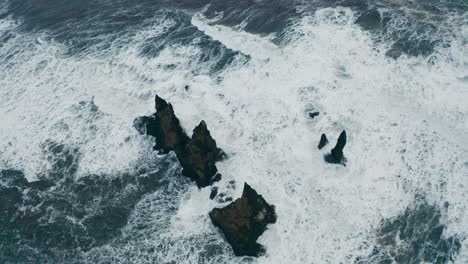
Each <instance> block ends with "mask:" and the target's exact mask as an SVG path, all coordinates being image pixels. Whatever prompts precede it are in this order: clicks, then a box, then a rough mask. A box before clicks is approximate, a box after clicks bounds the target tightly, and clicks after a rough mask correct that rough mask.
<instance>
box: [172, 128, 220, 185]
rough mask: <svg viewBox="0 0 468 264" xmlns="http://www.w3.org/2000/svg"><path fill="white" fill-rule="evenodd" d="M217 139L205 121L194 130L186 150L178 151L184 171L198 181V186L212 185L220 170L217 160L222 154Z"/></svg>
mask: <svg viewBox="0 0 468 264" xmlns="http://www.w3.org/2000/svg"><path fill="white" fill-rule="evenodd" d="M221 152H222V151H221V150H220V149H219V148H218V147H217V146H216V141H215V140H214V139H213V138H212V137H211V134H210V131H208V128H207V126H206V123H205V121H201V122H200V124H199V125H198V126H197V127H195V129H194V130H193V135H192V139H191V140H190V141H189V142H188V144H187V145H186V147H185V150H184V152H182V153H177V157H178V158H179V161H180V164H181V165H182V168H183V171H182V173H183V174H184V175H185V176H187V177H189V178H191V179H193V180H194V181H196V182H197V185H198V187H205V186H208V185H210V184H211V183H212V182H213V180H214V178H215V175H216V174H217V172H218V169H217V168H216V165H215V162H216V160H218V159H219V156H220V155H221Z"/></svg>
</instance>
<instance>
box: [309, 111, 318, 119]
mask: <svg viewBox="0 0 468 264" xmlns="http://www.w3.org/2000/svg"><path fill="white" fill-rule="evenodd" d="M319 114H320V112H310V113H309V117H310V118H315V117H316V116H318V115H319Z"/></svg>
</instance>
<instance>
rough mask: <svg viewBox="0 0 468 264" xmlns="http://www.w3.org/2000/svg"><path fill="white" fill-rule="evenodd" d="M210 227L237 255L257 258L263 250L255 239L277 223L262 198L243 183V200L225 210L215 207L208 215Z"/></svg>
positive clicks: (273, 211)
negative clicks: (217, 231)
mask: <svg viewBox="0 0 468 264" xmlns="http://www.w3.org/2000/svg"><path fill="white" fill-rule="evenodd" d="M209 216H210V219H211V221H212V222H213V224H214V225H215V226H217V227H219V228H220V229H221V231H222V232H223V233H224V236H225V237H226V240H227V241H228V242H229V244H231V246H232V249H233V250H234V253H235V254H236V255H237V256H259V255H260V254H262V253H263V252H264V248H263V247H262V246H261V245H260V244H258V243H257V242H256V241H257V238H258V237H259V236H260V235H261V234H263V232H264V231H265V230H266V227H267V225H268V224H271V223H275V222H276V217H277V216H276V213H275V209H274V207H273V206H271V205H269V204H268V203H267V202H266V201H265V199H263V197H262V196H261V195H258V194H257V192H256V191H255V190H254V189H252V188H251V187H250V186H249V185H248V184H247V183H245V184H244V190H243V193H242V197H241V198H239V199H237V200H235V201H234V202H233V203H231V204H229V205H228V206H226V207H224V208H214V209H213V210H212V211H211V212H210V214H209Z"/></svg>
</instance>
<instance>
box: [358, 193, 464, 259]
mask: <svg viewBox="0 0 468 264" xmlns="http://www.w3.org/2000/svg"><path fill="white" fill-rule="evenodd" d="M444 209H445V208H442V210H441V208H439V207H438V206H436V205H433V204H430V203H428V202H426V201H420V202H417V203H416V204H414V205H411V206H409V207H408V208H406V210H405V211H404V212H402V213H401V214H400V215H398V216H396V217H393V218H390V219H385V220H383V221H382V224H381V226H380V227H379V228H378V229H377V231H376V233H377V245H376V246H375V247H374V249H373V251H372V254H371V255H370V256H368V257H365V258H362V259H359V260H358V261H357V263H366V264H367V263H451V262H452V261H454V260H455V256H456V255H457V254H458V252H459V250H460V248H461V242H460V239H459V238H457V237H453V236H448V235H445V234H444V231H445V230H446V226H445V224H444V223H443V221H442V218H443V211H444Z"/></svg>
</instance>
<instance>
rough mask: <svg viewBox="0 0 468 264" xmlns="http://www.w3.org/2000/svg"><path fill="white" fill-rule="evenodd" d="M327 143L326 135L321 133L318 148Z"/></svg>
mask: <svg viewBox="0 0 468 264" xmlns="http://www.w3.org/2000/svg"><path fill="white" fill-rule="evenodd" d="M327 144H328V139H327V135H325V134H322V136H321V137H320V142H319V144H318V149H322V148H323V147H325V146H326V145H327Z"/></svg>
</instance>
